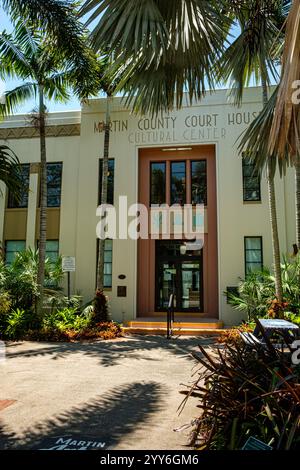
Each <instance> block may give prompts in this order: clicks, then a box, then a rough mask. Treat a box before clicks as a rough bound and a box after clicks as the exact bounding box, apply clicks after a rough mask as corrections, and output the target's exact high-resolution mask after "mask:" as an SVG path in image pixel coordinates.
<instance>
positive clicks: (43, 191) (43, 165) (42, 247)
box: [37, 85, 47, 317]
mask: <svg viewBox="0 0 300 470" xmlns="http://www.w3.org/2000/svg"><path fill="white" fill-rule="evenodd" d="M45 121H46V117H45V103H44V89H43V85H39V131H40V160H41V161H40V183H41V184H40V230H39V266H38V274H37V284H38V289H39V297H38V302H37V306H38V308H37V312H38V316H39V317H41V316H42V312H43V298H44V280H45V258H46V239H47V158H46V124H45Z"/></svg>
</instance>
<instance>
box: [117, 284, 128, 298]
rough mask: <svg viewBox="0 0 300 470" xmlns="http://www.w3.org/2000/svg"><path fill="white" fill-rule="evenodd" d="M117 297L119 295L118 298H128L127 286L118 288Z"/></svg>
mask: <svg viewBox="0 0 300 470" xmlns="http://www.w3.org/2000/svg"><path fill="white" fill-rule="evenodd" d="M117 295H118V297H127V287H126V286H118V289H117Z"/></svg>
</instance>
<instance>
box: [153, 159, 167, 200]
mask: <svg viewBox="0 0 300 470" xmlns="http://www.w3.org/2000/svg"><path fill="white" fill-rule="evenodd" d="M150 179H151V181H150V188H151V189H150V192H151V194H150V204H159V205H160V204H165V202H166V163H165V162H158V163H156V162H152V163H151V175H150Z"/></svg>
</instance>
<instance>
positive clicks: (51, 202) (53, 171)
mask: <svg viewBox="0 0 300 470" xmlns="http://www.w3.org/2000/svg"><path fill="white" fill-rule="evenodd" d="M61 181H62V163H61V162H60V163H47V207H60V203H61Z"/></svg>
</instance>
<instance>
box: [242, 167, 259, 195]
mask: <svg viewBox="0 0 300 470" xmlns="http://www.w3.org/2000/svg"><path fill="white" fill-rule="evenodd" d="M243 193H244V201H245V202H248V201H249V202H251V201H253V202H259V201H261V189H260V174H259V172H258V170H257V169H256V168H255V163H253V162H251V161H250V160H249V159H247V158H243Z"/></svg>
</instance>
